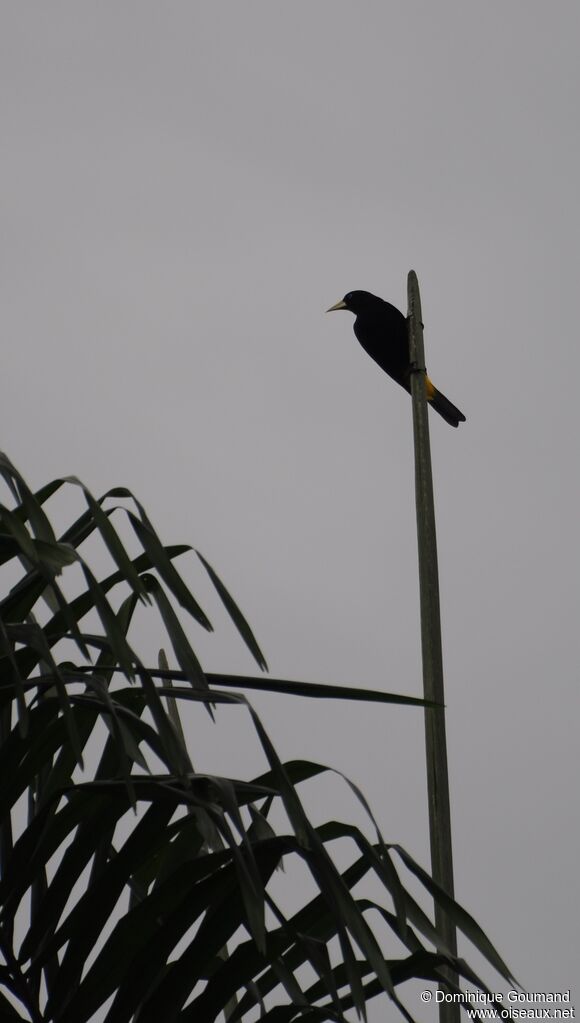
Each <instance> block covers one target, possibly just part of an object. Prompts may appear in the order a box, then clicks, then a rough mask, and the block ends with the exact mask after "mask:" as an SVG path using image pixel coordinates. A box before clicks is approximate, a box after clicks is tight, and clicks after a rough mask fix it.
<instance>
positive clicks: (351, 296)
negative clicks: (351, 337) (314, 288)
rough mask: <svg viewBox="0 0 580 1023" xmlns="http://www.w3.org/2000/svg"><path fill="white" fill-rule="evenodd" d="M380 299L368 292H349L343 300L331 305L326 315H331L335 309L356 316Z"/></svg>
mask: <svg viewBox="0 0 580 1023" xmlns="http://www.w3.org/2000/svg"><path fill="white" fill-rule="evenodd" d="M380 301H381V299H380V298H377V296H376V295H371V293H370V291H349V292H348V293H347V294H346V295H345V296H344V298H342V299H341V300H340V302H337V303H336V304H335V305H331V307H330V309H327V310H326V312H327V313H332V312H334V311H335V310H336V309H346V310H347V311H348V312H349V313H354V314H355V316H358V315H359V313H362V312H364V310H365V309H368V308H369V307H370V306H373V305H376V303H377V302H380Z"/></svg>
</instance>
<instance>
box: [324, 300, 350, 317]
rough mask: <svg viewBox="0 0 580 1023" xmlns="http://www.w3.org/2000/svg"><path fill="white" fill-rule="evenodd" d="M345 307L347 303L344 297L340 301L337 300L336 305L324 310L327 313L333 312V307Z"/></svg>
mask: <svg viewBox="0 0 580 1023" xmlns="http://www.w3.org/2000/svg"><path fill="white" fill-rule="evenodd" d="M346 308H347V304H346V302H345V301H344V299H342V298H341V300H340V302H337V303H336V305H331V307H330V309H327V310H326V312H327V313H333V312H334V310H335V309H346Z"/></svg>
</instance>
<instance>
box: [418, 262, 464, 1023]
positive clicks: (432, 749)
mask: <svg viewBox="0 0 580 1023" xmlns="http://www.w3.org/2000/svg"><path fill="white" fill-rule="evenodd" d="M407 295H408V302H409V355H410V362H411V395H412V399H413V434H414V442H415V502H416V508H417V543H418V550H419V591H420V606H421V651H422V660H423V691H424V696H425V699H426V700H432V701H434V702H435V703H437V704H438V706H437V707H426V708H425V751H426V760H427V795H428V801H429V837H430V844H431V873H432V876H433V880H434V881H436V882H437V884H438V885H440V886H441V888H443V889H445V891H446V892H447V894H448V895H450V896H452V897H453V855H452V849H451V814H450V806H449V777H448V771H447V743H446V737H445V694H444V689H443V655H442V648H441V615H440V609H439V573H438V567H437V537H436V531H435V505H434V500H433V474H432V470H431V447H430V443H429V419H428V407H427V396H426V386H425V381H426V371H425V350H424V345H423V321H422V315H421V297H420V294H419V282H418V280H417V275H416V273H415V271H414V270H411V271H410V272H409V275H408V279H407ZM435 923H436V925H437V928H438V930H439V931H440V933H441V934H442V935H443V937H444V939H445V942H446V945H447V948H448V949H449V950H450V951H451V952H452V953H453V954H456V953H457V935H456V931H455V924H454V923H453V921H452V920H451V919H450V918H449V917H448V915H447V914H446V913H445V912H444V911H443V910H442V909H441V907H440V906H439V905H438V904H437V903H436V904H435ZM450 979H455V980H456V978H451V976H450ZM459 1018H460V1007H459V1005H458V1004H457V1003H445V1002H441V1003H440V1005H439V1019H440V1021H441V1023H458V1021H459Z"/></svg>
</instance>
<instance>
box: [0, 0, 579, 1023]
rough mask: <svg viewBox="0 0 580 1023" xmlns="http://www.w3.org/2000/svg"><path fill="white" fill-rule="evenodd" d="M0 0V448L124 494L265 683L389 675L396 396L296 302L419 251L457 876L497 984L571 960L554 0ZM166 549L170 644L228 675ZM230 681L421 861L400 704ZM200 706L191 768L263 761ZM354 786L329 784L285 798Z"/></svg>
mask: <svg viewBox="0 0 580 1023" xmlns="http://www.w3.org/2000/svg"><path fill="white" fill-rule="evenodd" d="M1 13H2V23H3V24H2V44H1V45H2V49H3V53H2V60H1V64H0V66H1V71H0V74H1V78H2V81H1V94H2V96H3V102H4V114H3V120H4V125H3V132H2V134H3V139H4V147H3V148H4V156H3V160H2V179H3V187H2V235H3V247H2V248H3V268H2V282H3V299H2V307H3V334H4V353H5V354H4V363H3V366H4V371H3V374H2V380H3V386H2V410H1V437H2V439H1V446H2V447H3V448H4V449H5V450H6V451H7V452H8V453H9V455H10V456H11V457H12V459H13V460H14V461H15V462H16V464H17V465H18V467H19V468H20V470H21V471H22V472H23V473H24V475H25V476H27V478H28V479H29V481H30V482H31V483H32V484H33V485H35V486H38V485H40V484H42V483H44V482H46V481H47V480H48V479H51V478H53V477H54V476H57V475H62V474H68V473H77V474H78V475H79V476H81V477H82V478H83V480H84V481H85V482H86V483H87V484H88V485H89V486H90V487H91V488H92V489H93V491H94V492H97V493H100V492H102V491H103V490H105V489H107V488H108V487H110V486H112V485H115V484H119V483H123V484H126V485H128V486H129V487H131V488H132V489H133V490H134V491H135V493H136V494H137V495H138V496H139V498H140V499H141V500H142V501H143V502H144V504H145V505H146V507H147V508H148V510H149V513H150V515H151V517H152V519H153V521H154V522H155V524H156V526H157V527H158V529H159V531H160V532H161V534H162V536H163V538H164V539H165V540H166V541H167V542H191V543H193V544H195V546H197V547H199V548H200V549H201V550H202V552H203V553H204V554H205V555H206V557H207V558H208V559H209V560H210V561H211V562H212V563H213V565H214V567H215V568H216V570H217V571H218V572H219V573H220V574H221V575H222V577H223V578H224V581H225V582H226V583H227V584H228V585H229V586H230V588H231V590H232V592H233V594H234V596H235V597H236V598H237V599H238V601H239V603H240V605H241V606H242V608H243V609H244V611H245V613H246V614H247V616H248V618H249V619H250V621H251V623H252V625H253V627H254V629H255V631H256V633H257V636H258V639H259V641H260V642H261V644H262V646H263V648H264V652H265V654H266V656H267V658H268V660H269V664H270V669H271V671H272V673H273V674H274V675H276V676H282V677H291V678H292V677H293V678H302V679H310V680H320V681H324V680H326V681H337V682H344V683H345V684H357V683H358V684H362V685H366V686H373V687H381V688H386V689H390V690H393V691H399V692H407V693H411V694H415V695H420V691H421V679H420V661H419V639H418V583H417V577H416V539H415V520H414V515H415V512H414V495H413V469H412V431H411V425H412V424H411V410H410V404H409V401H408V398H407V396H406V395H405V394H404V393H403V391H401V390H400V389H399V388H397V387H396V386H395V385H394V384H392V382H391V381H389V379H388V378H387V377H386V376H384V374H382V373H381V372H380V370H379V369H378V368H377V367H376V366H375V364H374V363H373V362H372V361H371V360H370V359H369V358H368V357H367V356H366V355H365V353H364V352H363V351H362V349H360V347H359V346H358V344H357V343H356V340H355V339H354V336H353V334H352V317H351V316H350V315H348V314H340V315H338V314H337V315H333V316H328V317H325V316H324V310H325V309H326V308H327V307H328V306H329V305H331V304H332V303H333V302H335V301H336V300H337V299H339V298H340V297H342V295H343V294H344V293H345V292H346V291H348V290H350V289H352V288H366V289H367V290H370V291H374V292H376V293H378V294H380V295H382V296H383V297H385V298H388V299H389V300H390V301H392V302H393V303H395V304H397V305H399V306H400V307H402V308H403V309H405V308H406V274H407V271H408V270H409V268H411V267H413V268H414V269H415V270H416V271H417V272H418V274H419V280H420V284H421V291H422V300H423V313H424V320H425V324H426V348H427V364H428V366H429V371H430V375H431V377H432V378H433V379H434V381H435V383H436V384H437V386H439V387H440V388H441V389H442V390H443V391H444V392H445V393H446V394H447V395H448V396H449V398H450V399H451V400H452V401H453V402H455V403H456V404H457V405H459V407H460V408H461V409H463V411H464V412H465V413H466V415H467V423H466V424H465V425H464V426H461V427H460V428H459V429H458V430H457V431H454V430H451V429H450V428H449V427H448V426H447V425H446V424H445V423H444V422H443V420H440V419H439V417H436V416H432V417H431V438H432V447H433V461H434V469H435V477H436V479H435V486H436V502H437V516H438V539H439V556H440V570H441V588H442V614H443V631H444V656H445V665H446V695H447V704H448V722H447V725H448V738H449V756H450V772H451V789H452V812H453V832H454V849H455V868H456V891H457V895H458V898H459V899H460V901H462V902H463V903H464V904H465V905H466V907H467V908H469V910H470V911H471V912H472V913H473V914H474V916H475V917H476V918H477V919H478V921H479V922H480V923H481V924H482V925H483V926H484V927H486V928H487V929H488V931H489V932H490V935H491V937H492V938H493V939H494V940H495V941H496V943H497V945H498V947H499V948H500V951H501V952H502V953H503V954H504V956H505V957H506V958H507V960H508V962H509V964H510V966H511V968H512V969H513V971H514V973H515V974H516V976H517V977H518V979H520V980H521V982H522V983H523V984H524V986H525V987H526V988H528V989H529V990H531V991H558V990H564V989H566V988H570V987H571V988H572V989H573V990H574V985H575V983H576V976H577V970H578V959H579V951H580V933H579V929H580V924H579V920H580V916H579V913H578V910H579V899H578V878H577V864H578V862H579V861H580V827H579V821H578V798H577V775H578V766H579V764H578V759H579V758H578V741H577V731H578V720H579V711H580V706H579V698H578V656H577V648H578V641H577V634H578V608H579V603H578V578H579V575H580V565H579V555H578V538H577V534H578V508H579V499H580V488H579V485H578V451H577V427H576V424H577V420H578V412H577V409H576V402H577V390H578V383H577V382H578V378H579V375H580V364H579V363H580V360H579V355H578V344H577V329H578V327H577V322H576V321H577V314H576V310H575V304H576V290H577V281H578V241H577V240H578V235H579V230H580V224H579V217H578V204H577V192H578V181H579V180H580V166H579V163H580V161H579V153H580V146H579V141H578V132H577V102H578V86H579V78H580V72H579V62H578V29H579V27H580V14H579V9H578V5H577V4H576V3H575V2H572V0H570V2H565V0H554V2H552V3H549V4H548V3H545V2H538V0H509V2H507V3H506V2H505V0H502V2H499V0H491V2H490V0H488V2H486V3H483V2H480V3H459V2H450V0H440V2H438V3H436V4H435V3H427V2H422V3H407V2H402V0H401V2H397V0H395V2H390V3H388V4H383V3H377V2H368V3H364V4H355V3H352V2H350V3H346V2H342V0H335V2H333V3H331V2H330V0H318V2H316V3H305V2H304V0H302V2H295V3H292V4H284V5H283V4H281V3H277V2H274V3H267V2H265V0H259V2H258V0H250V2H246V3H234V2H215V0H214V2H213V3H212V4H207V3H206V4H202V3H196V2H192V3H183V2H173V3H169V4H166V3H152V2H148V0H145V2H143V0H140V2H139V3H137V2H120V3H115V4H99V3H95V2H92V3H87V2H82V3H78V2H76V3H71V2H68V3H65V2H59V0H56V2H53V3H51V4H43V3H39V2H31V3H26V4H22V3H19V2H12V3H10V2H4V3H3V4H2V7H1ZM188 578H189V579H190V581H191V584H192V586H193V587H194V589H195V591H196V592H197V593H198V594H199V596H200V598H201V599H202V602H203V603H204V606H206V608H207V610H208V612H209V613H210V616H213V618H214V619H215V624H216V630H217V635H214V636H211V637H206V636H205V635H199V636H198V635H197V633H195V632H192V639H193V641H194V645H195V646H196V649H197V650H198V651H199V653H200V655H201V656H202V658H203V663H204V665H205V666H206V667H207V669H208V670H225V671H233V672H235V671H237V672H242V673H243V672H253V671H254V668H253V665H252V663H251V661H250V659H249V656H248V655H247V654H246V653H245V651H244V649H243V647H242V646H241V644H240V642H239V640H238V639H237V637H236V634H235V633H234V631H233V629H232V628H231V626H229V624H228V622H227V620H226V618H225V615H224V614H223V613H222V611H221V610H220V608H219V606H218V603H217V601H216V599H215V598H214V597H213V596H212V594H211V592H210V589H209V588H208V585H207V583H206V581H205V579H204V576H203V571H202V570H200V569H198V568H196V567H195V565H194V563H193V561H192V562H191V569H190V570H189V576H188ZM143 633H144V638H143V642H144V645H145V649H147V641H148V637H147V635H146V630H145V629H144V630H143ZM154 649H155V644H154V643H153V644H152V646H151V653H153V651H154ZM254 702H255V704H256V706H257V707H258V709H259V710H260V713H262V714H263V717H264V721H265V723H266V726H267V728H268V729H269V732H270V734H271V736H272V738H273V739H274V741H275V742H276V744H277V746H278V748H279V749H280V752H281V753H282V754H283V755H284V756H286V757H296V756H302V757H309V758H311V759H314V760H322V761H323V762H327V763H331V764H333V765H335V766H337V767H339V768H341V769H342V770H344V771H345V772H346V773H347V774H348V775H350V776H351V777H352V778H353V779H354V780H355V781H357V782H358V783H359V784H360V785H361V786H362V787H363V789H364V790H365V792H366V793H367V794H368V796H369V798H370V801H371V803H372V805H373V807H374V809H375V811H376V813H377V816H378V817H379V819H380V822H381V824H382V826H383V828H384V832H385V836H386V837H387V838H388V839H389V840H392V841H400V842H401V843H402V844H403V845H405V846H406V847H407V848H408V849H409V851H410V852H411V853H412V854H414V855H415V856H416V857H417V858H418V859H420V860H422V861H423V862H424V863H425V864H427V862H428V851H427V818H426V801H425V793H424V777H423V776H424V768H423V732H422V720H421V717H420V714H418V713H413V712H412V711H410V710H399V709H396V708H395V709H393V710H386V709H385V710H383V709H381V710H380V711H377V709H376V708H374V709H369V708H366V709H365V708H363V707H356V708H353V707H351V706H349V705H346V704H345V705H342V704H338V703H336V704H335V703H332V704H311V703H306V701H297V702H292V701H290V700H281V699H280V698H274V697H267V698H263V699H262V700H255V701H254ZM234 714H236V715H237V717H235V718H234ZM231 718H232V720H231V721H229V722H224V724H223V725H222V726H218V730H216V732H215V733H211V734H209V733H208V729H207V726H206V723H205V720H204V721H203V722H201V721H200V722H199V724H196V723H195V722H194V723H192V726H191V727H192V742H193V744H194V747H195V748H194V749H193V756H194V759H195V761H196V764H197V766H198V767H199V769H202V770H207V771H210V770H215V771H216V772H217V771H219V772H220V773H225V771H226V769H227V770H231V771H232V773H236V774H239V775H243V774H244V773H246V774H251V773H252V772H253V773H257V772H258V771H261V770H262V769H263V761H262V759H261V757H260V755H259V752H258V750H257V743H255V742H254V740H253V738H252V735H251V730H250V727H249V725H247V723H246V722H243V723H241V718H240V715H239V714H238V712H237V711H235V712H234V711H232V712H231ZM219 727H223V728H224V732H223V734H224V748H222V747H221V745H220V743H219V742H216V738H215V736H216V735H219V734H220V733H219ZM228 729H229V731H228ZM238 730H239V733H238ZM234 734H239V736H240V738H239V742H237V743H236V744H235V749H234V750H233V751H230V752H229V754H228V752H227V751H226V750H225V744H226V737H227V736H229V739H228V741H230V742H231V736H232V735H234ZM248 750H249V752H248ZM312 791H313V792H314V791H315V790H314V788H313V790H312ZM319 791H320V792H321V791H322V788H321V789H320V790H319ZM351 805H352V804H351V798H350V794H349V792H348V790H347V789H346V788H344V787H341V786H340V785H338V784H335V783H333V784H332V785H328V786H327V787H326V788H324V806H322V805H319V806H318V807H317V805H316V799H315V798H314V797H313V804H312V807H313V812H314V813H316V812H318V815H319V816H320V815H322V816H323V817H325V816H327V815H328V814H329V813H335V814H340V815H341V816H342V817H346V816H349V815H351V816H353V817H354V818H355V819H356V820H359V819H361V817H360V815H359V813H358V810H357V809H356V808H355V807H352V809H351ZM578 1001H580V990H578V988H577V989H576V1002H577V1003H578ZM408 1004H409V1008H410V1009H411V1011H413V1012H415V1013H416V1015H417V1016H418V1017H419V1018H421V1019H424V1020H429V1019H431V1018H432V1014H431V1015H429V1013H428V1012H426V1011H424V1010H422V1009H421V1008H420V1004H419V1003H418V1002H417V1001H416V1000H415V1001H413V999H411V1000H410V1001H409V1003H408ZM379 1018H382V1017H381V1016H380V1017H379Z"/></svg>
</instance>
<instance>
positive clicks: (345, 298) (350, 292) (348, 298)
mask: <svg viewBox="0 0 580 1023" xmlns="http://www.w3.org/2000/svg"><path fill="white" fill-rule="evenodd" d="M351 298H352V291H349V293H348V295H345V296H344V301H345V302H350V300H351Z"/></svg>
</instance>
